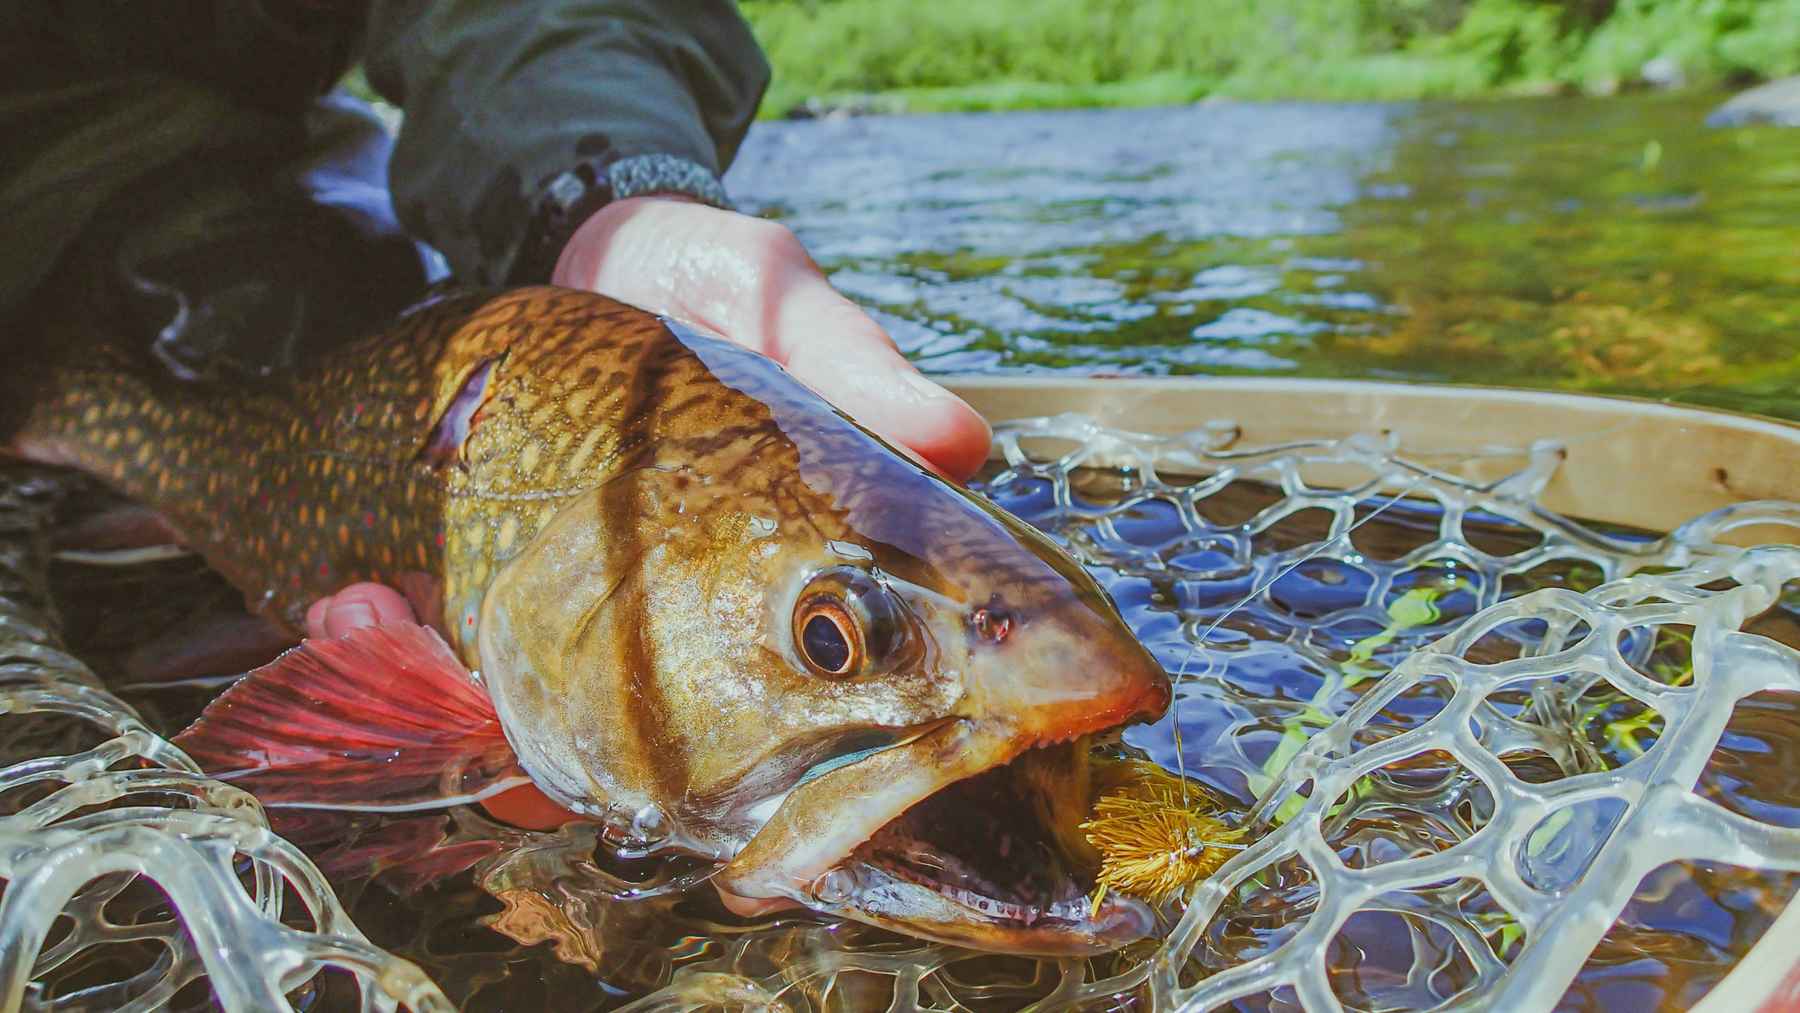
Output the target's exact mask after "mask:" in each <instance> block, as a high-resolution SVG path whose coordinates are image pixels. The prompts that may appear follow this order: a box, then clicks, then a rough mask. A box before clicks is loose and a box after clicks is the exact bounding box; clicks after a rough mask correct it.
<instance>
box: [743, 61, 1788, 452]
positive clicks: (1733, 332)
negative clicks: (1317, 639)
mask: <svg viewBox="0 0 1800 1013" xmlns="http://www.w3.org/2000/svg"><path fill="white" fill-rule="evenodd" d="M1712 104H1713V100H1710V99H1705V98H1670V97H1665V96H1633V97H1624V98H1614V99H1603V100H1594V99H1554V100H1550V99H1540V100H1521V101H1503V102H1490V103H1474V104H1467V103H1465V104H1429V103H1428V104H1365V105H1353V104H1320V103H1255V104H1248V103H1218V104H1211V103H1209V104H1201V105H1195V106H1188V107H1178V108H1160V109H1135V110H1079V111H1062V112H1045V113H1007V114H971V115H940V116H929V117H926V116H886V117H868V118H850V119H840V120H817V121H806V122H774V123H759V124H758V125H757V126H756V128H755V129H754V130H753V131H752V133H751V136H750V139H749V141H748V142H747V143H746V144H745V146H744V149H743V151H742V153H741V154H740V155H739V157H738V160H737V162H736V164H735V166H734V167H733V169H732V171H731V173H730V174H729V175H728V177H727V183H728V185H729V187H730V189H731V191H732V194H733V196H734V198H735V199H737V200H738V201H739V203H740V204H741V205H742V206H743V207H744V208H745V210H749V211H754V212H757V213H761V214H766V215H771V216H774V217H777V218H780V219H782V220H784V221H785V222H787V224H789V225H790V226H791V227H792V228H793V229H794V230H795V231H796V232H797V233H798V234H799V235H800V237H801V239H802V240H803V241H804V242H805V243H806V244H807V246H808V248H809V249H810V250H811V251H812V252H813V254H814V256H815V257H817V258H818V260H819V261H820V262H821V264H822V265H823V266H824V267H825V268H826V269H827V270H828V271H829V272H830V273H831V275H832V278H833V280H834V281H835V282H836V283H837V284H838V285H839V286H840V287H841V288H843V289H844V290H845V291H846V292H847V293H849V294H850V295H851V296H852V297H854V298H856V299H857V300H859V301H861V302H862V303H863V304H865V305H867V306H869V307H871V308H872V309H873V311H874V312H875V313H876V315H877V317H878V318H879V319H881V320H882V321H883V323H885V324H886V325H887V326H888V328H889V329H890V330H891V332H892V333H893V335H894V337H895V338H896V340H898V341H899V343H900V344H901V346H902V347H903V348H904V349H905V350H906V352H907V353H908V354H909V355H911V356H912V357H913V358H914V359H916V360H917V361H918V362H919V363H920V364H921V365H922V366H923V367H924V368H926V369H928V370H932V371H983V372H994V371H1000V372H1014V373H1018V372H1033V371H1045V370H1055V371H1074V372H1082V373H1108V372H1116V373H1129V374H1250V375H1263V376H1305V377H1346V378H1363V379H1402V380H1418V381H1429V382H1443V383H1482V384H1496V385H1506V386H1519V387H1535V388H1555V389H1564V390H1575V391H1592V392H1605V393H1619V394H1635V395H1641V396H1646V397H1653V398H1669V399H1673V400H1676V401H1685V402H1691V403H1697V404H1705V405H1713V406H1719V407H1726V408H1733V409H1737V410H1743V411H1753V412H1761V413H1765V414H1770V415H1776V416H1781V417H1786V418H1800V252H1797V249H1800V244H1797V243H1796V240H1797V239H1800V234H1797V232H1796V229H1795V223H1796V222H1800V131H1792V130H1789V131H1783V130H1781V129H1779V128H1767V127H1764V128H1744V129H1736V130H1724V131H1721V130H1711V129H1708V128H1706V127H1704V126H1702V120H1703V119H1704V117H1705V114H1706V112H1707V111H1708V109H1709V108H1711V106H1712Z"/></svg>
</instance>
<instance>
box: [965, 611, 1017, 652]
mask: <svg viewBox="0 0 1800 1013" xmlns="http://www.w3.org/2000/svg"><path fill="white" fill-rule="evenodd" d="M969 623H970V625H971V626H973V627H974V628H975V635H976V636H978V637H980V638H981V639H983V640H986V641H989V642H991V643H995V644H998V643H1003V642H1005V640H1006V638H1007V637H1008V636H1009V635H1011V633H1012V628H1013V617H1012V613H1011V612H1008V611H1006V610H1005V609H1003V608H1000V607H998V606H996V605H992V604H989V605H983V606H981V607H980V608H977V609H976V610H975V611H974V613H972V614H971V615H970V617H969Z"/></svg>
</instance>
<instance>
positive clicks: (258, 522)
mask: <svg viewBox="0 0 1800 1013" xmlns="http://www.w3.org/2000/svg"><path fill="white" fill-rule="evenodd" d="M471 412H472V414H471ZM464 415H468V416H469V418H468V425H467V427H466V434H465V433H464V431H463V428H462V427H461V426H459V425H455V424H453V423H455V422H456V420H457V419H458V418H460V417H462V416H464ZM447 437H448V438H447ZM14 449H15V451H17V452H23V453H25V454H26V455H27V456H31V457H34V458H37V459H40V460H54V461H59V462H61V463H67V464H72V465H75V466H77V467H81V468H84V469H86V470H89V471H92V472H94V473H95V474H97V475H100V476H101V477H103V478H107V479H108V480H110V481H111V482H113V484H115V485H116V486H118V487H119V488H120V489H121V491H123V492H125V493H126V494H128V495H131V496H133V497H135V498H139V499H142V500H144V501H146V502H148V503H149V504H150V505H151V506H153V507H156V508H157V509H159V510H161V511H163V512H164V513H165V514H166V515H167V516H168V517H169V519H170V521H171V523H172V525H173V527H174V528H175V529H176V530H177V531H178V532H180V533H181V534H182V535H183V536H184V539H185V540H186V541H187V542H188V543H189V544H190V545H193V546H194V547H196V548H197V549H199V550H200V551H201V552H202V553H203V554H204V555H205V556H206V557H207V559H208V560H209V562H211V563H212V564H213V565H214V566H215V567H216V568H217V569H219V570H220V571H221V572H222V573H223V574H225V575H226V576H227V577H228V578H229V579H231V580H232V581H233V582H234V583H235V584H236V585H237V586H238V587H239V588H240V589H242V590H244V591H245V593H246V596H247V598H248V599H249V600H250V601H251V603H252V605H253V607H255V608H257V609H259V610H261V611H263V612H264V613H265V614H268V615H270V616H272V617H275V618H277V619H279V620H281V621H283V622H285V623H287V624H288V625H289V626H290V627H293V628H296V629H297V628H298V627H299V626H300V623H301V620H302V618H303V615H304V610H305V608H306V606H307V605H308V604H309V603H310V602H311V601H313V600H315V599H316V598H318V597H319V596H321V595H324V594H328V593H331V592H333V591H335V590H337V589H338V588H340V587H342V586H343V585H344V584H347V583H350V582H353V581H357V580H384V581H387V582H390V583H402V584H409V585H410V586H412V587H413V588H414V589H415V591H414V594H415V599H416V600H417V601H419V602H420V603H421V604H422V605H423V606H424V607H423V609H422V612H423V613H424V614H426V615H428V616H430V617H431V618H432V619H433V620H434V621H435V622H439V623H441V625H442V627H443V629H444V630H445V632H446V634H447V635H448V637H449V640H450V643H451V644H452V646H453V647H454V648H455V650H456V652H457V654H458V655H459V656H460V657H461V659H462V661H463V663H464V664H465V665H467V666H468V667H469V668H471V669H477V670H479V671H480V672H481V674H482V676H483V679H484V684H485V686H486V688H487V690H488V693H489V695H490V696H491V698H492V701H493V703H494V705H495V708H496V709H497V711H498V714H499V717H500V724H501V726H502V727H503V728H504V730H505V733H506V736H507V739H508V740H509V741H510V743H511V745H512V747H513V749H514V750H515V751H516V752H517V754H518V756H519V760H520V762H521V764H522V766H523V767H524V769H525V770H526V771H527V772H529V774H530V775H531V778H532V780H533V781H534V782H535V783H536V784H537V786H538V787H539V788H541V789H543V790H544V791H545V792H546V793H547V794H549V795H550V796H551V797H552V798H553V799H555V800H556V801H557V802H559V803H561V804H563V805H565V806H567V807H569V808H571V809H574V810H577V811H581V812H587V813H593V814H596V815H599V814H603V813H607V812H616V811H625V812H646V813H651V814H654V822H656V823H657V824H658V826H659V829H660V831H661V832H663V833H666V834H667V837H668V839H669V840H670V841H673V842H675V843H678V844H679V845H680V846H682V847H683V848H685V849H687V850H690V851H695V852H698V853H702V854H707V855H712V856H715V857H718V858H720V859H722V860H728V862H729V864H728V865H727V867H726V869H725V870H724V871H723V872H722V873H721V875H720V876H719V878H718V882H719V883H720V885H721V888H722V890H724V891H726V892H727V894H728V896H735V897H736V898H737V899H738V900H739V901H740V902H742V907H741V908H740V909H756V908H757V907H758V905H760V904H765V903H767V904H773V903H777V902H786V901H793V900H798V901H801V902H811V891H812V888H813V887H812V884H813V883H814V881H815V880H816V879H817V878H818V877H819V876H821V875H822V874H823V873H825V872H827V871H829V870H830V869H831V868H832V867H833V866H834V864H835V863H838V862H841V861H844V860H846V856H848V855H849V853H850V852H851V850H852V849H853V848H854V847H855V846H856V845H857V843H858V842H860V841H861V840H863V839H865V838H867V837H868V836H869V835H870V834H871V833H873V832H874V831H875V830H876V829H878V828H879V827H880V826H882V825H883V824H885V823H886V822H887V821H888V820H890V819H891V818H893V817H894V816H897V815H898V814H899V813H900V812H901V811H903V810H904V809H905V808H907V807H908V806H910V805H912V804H913V803H915V802H917V801H919V800H920V799H923V798H925V797H927V796H929V795H931V794H932V793H934V792H935V791H937V790H938V789H939V788H941V787H943V786H944V785H946V784H949V783H952V782H954V781H956V780H959V779H961V778H964V777H967V776H970V775H972V774H975V773H978V772H980V771H983V770H987V769H990V768H992V767H994V766H995V765H998V764H1001V763H1005V762H1008V761H1010V760H1011V759H1013V758H1014V757H1016V756H1018V755H1019V754H1020V753H1022V752H1023V751H1024V750H1027V749H1031V748H1033V747H1038V746H1046V745H1054V744H1056V743H1063V742H1067V741H1069V740H1072V739H1074V738H1075V737H1076V736H1079V735H1083V734H1085V733H1087V732H1091V731H1095V730H1099V729H1103V728H1107V727H1111V726H1115V725H1117V724H1119V723H1122V722H1124V721H1128V720H1131V719H1134V718H1139V717H1145V716H1153V715H1155V714H1158V713H1160V712H1161V711H1162V709H1163V708H1164V707H1165V706H1166V703H1167V700H1168V695H1169V687H1168V681H1167V678H1166V676H1165V675H1164V673H1163V672H1162V670H1161V669H1160V667H1159V666H1157V665H1156V663H1155V662H1154V660H1153V659H1152V658H1150V657H1149V655H1148V654H1147V653H1146V652H1145V651H1144V650H1143V648H1142V647H1141V646H1140V645H1138V644H1137V643H1136V641H1135V640H1134V639H1133V638H1132V637H1131V636H1130V633H1129V631H1128V630H1127V629H1126V628H1125V626H1124V624H1123V622H1122V621H1121V620H1120V619H1119V617H1118V615H1117V613H1116V612H1115V611H1114V610H1113V608H1112V606H1111V604H1110V602H1109V601H1108V600H1107V599H1106V597H1105V595H1104V594H1103V593H1102V592H1101V591H1100V589H1099V587H1098V585H1097V584H1095V583H1094V581H1093V580H1092V578H1091V577H1090V576H1089V575H1088V574H1086V573H1085V572H1084V571H1083V570H1082V569H1081V568H1080V567H1079V566H1078V565H1076V564H1075V563H1074V562H1073V561H1071V560H1069V559H1068V557H1067V556H1066V555H1064V554H1063V553H1062V552H1061V551H1060V550H1058V549H1057V548H1056V547H1055V546H1054V545H1052V544H1051V543H1049V542H1048V541H1047V540H1046V539H1045V538H1044V537H1043V536H1042V535H1041V534H1040V533H1038V532H1037V531H1035V530H1034V529H1031V528H1029V527H1028V526H1026V525H1024V524H1023V523H1021V522H1019V521H1018V520H1016V519H1014V518H1012V517H1010V516H1009V515H1006V514H1004V513H1003V512H1001V511H998V510H997V509H995V508H993V507H992V506H991V505H990V504H988V503H987V502H986V501H984V500H980V499H978V498H976V497H973V496H970V495H969V494H967V493H966V492H964V491H962V490H960V489H957V488H956V487H954V486H951V485H950V484H948V483H946V482H943V481H942V480H941V479H938V478H937V477H935V476H933V475H931V474H929V473H928V472H926V471H925V470H924V469H923V468H921V467H920V466H919V465H917V464H915V463H914V462H912V461H911V460H909V459H907V458H906V457H905V456H904V455H902V454H900V453H898V452H896V451H894V450H893V449H892V448H891V447H888V446H887V445H886V444H884V443H882V442H881V441H880V440H879V439H878V438H876V437H874V436H873V435H871V434H869V433H868V432H867V431H865V430H863V429H861V428H860V427H858V426H856V425H855V424H854V423H852V422H850V421H849V420H848V419H847V418H845V417H844V416H843V415H841V414H840V413H838V412H837V411H836V410H834V409H832V408H831V407H830V406H829V405H827V404H825V402H823V401H822V400H821V399H819V398H818V397H817V396H816V395H814V394H812V393H811V392H810V391H809V390H807V389H806V388H805V387H803V386H802V385H800V384H799V383H798V382H797V381H795V380H794V379H793V378H792V377H790V376H788V375H787V374H786V372H785V371H783V370H781V369H780V368H779V367H778V366H776V365H775V364H773V363H772V362H771V361H770V360H768V359H766V358H764V357H762V356H759V355H756V354H754V353H751V352H749V351H747V350H744V349H741V348H739V347H737V346H734V345H730V344H728V343H726V342H723V341H719V340H717V339H713V338H709V337H706V336H704V335H699V334H695V333H693V332H691V331H689V330H686V329H685V328H682V327H680V326H679V325H672V324H670V323H668V322H666V321H662V320H659V319H658V318H656V317H654V316H652V315H650V314H647V313H643V312H642V311H639V310H635V309H633V308H630V307H627V306H624V305H622V304H619V303H615V302H612V301H610V300H606V299H604V298H601V297H598V296H593V295H590V294H585V293H579V292H572V291H568V290H558V289H526V290H519V291H515V292H508V293H502V294H499V295H495V296H463V297H456V298H451V299H445V300H440V301H438V302H436V303H434V304H431V305H428V306H426V307H424V308H422V309H420V310H418V311H416V312H414V313H412V314H411V315H409V316H408V317H406V318H405V319H404V320H403V321H402V323H401V324H400V325H399V326H398V327H397V328H396V329H395V330H394V331H392V332H390V333H389V334H387V335H385V336H383V337H381V338H378V339H376V340H373V341H371V342H367V343H364V344H360V345H356V346H352V347H351V348H348V349H346V350H344V351H343V352H342V353H341V354H339V355H337V356H334V357H333V358H331V359H329V360H327V361H325V362H324V363H322V364H321V365H320V366H319V367H317V368H316V369H315V370H313V371H310V372H307V373H304V374H301V375H297V376H293V377H288V378H278V379H274V380H271V381H269V382H268V383H266V384H259V385H256V386H255V387H254V388H253V389H245V390H240V391H220V390H217V389H216V388H190V387H185V386H181V385H177V384H174V383H171V382H167V381H158V380H156V379H154V378H153V377H152V375H150V374H148V373H146V372H145V371H142V370H132V369H129V368H127V369H120V368H119V365H118V363H116V362H110V361H100V360H98V359H95V358H92V357H90V359H89V361H86V362H84V361H82V360H81V358H80V357H76V358H75V360H74V361H72V362H68V363H66V364H65V365H63V366H62V367H59V368H58V369H57V370H56V372H55V374H54V378H53V382H52V390H51V393H50V394H49V395H48V396H46V397H43V398H40V399H39V400H37V401H36V402H34V404H33V406H32V409H31V411H30V413H29V416H28V419H27V422H26V425H25V427H24V429H23V430H22V431H21V432H20V433H19V434H18V437H17V438H16V440H15V443H14ZM846 589H852V590H846ZM856 589H859V590H856ZM821 595H823V596H825V597H826V598H829V599H830V600H832V601H839V600H840V599H843V600H849V599H851V598H855V599H856V600H857V601H859V602H861V603H862V604H861V605H859V606H858V608H864V609H865V610H868V609H872V610H873V612H879V613H881V614H882V615H883V616H886V617H887V618H886V619H884V620H883V623H884V624H885V626H884V629H885V628H886V627H892V629H891V630H888V633H891V634H892V635H891V636H887V635H884V637H883V638H882V639H881V647H880V650H879V651H877V650H876V649H875V648H874V647H872V646H871V645H872V644H873V643H874V640H873V639H868V640H867V641H866V642H863V640H862V639H860V638H861V635H860V634H859V635H858V639H859V646H860V647H861V648H862V649H863V650H862V651H861V653H860V655H859V657H860V658H861V659H862V660H861V661H860V662H859V665H860V667H857V668H855V669H854V670H853V671H851V672H848V673H846V674H845V675H844V676H835V675H829V674H824V673H821V672H820V671H819V670H818V668H817V666H816V665H813V664H811V663H809V661H808V659H807V658H806V657H803V656H802V654H803V652H802V649H801V647H800V644H799V638H798V636H797V635H796V630H795V627H796V625H797V623H798V621H799V619H800V617H801V608H802V605H803V604H804V603H806V602H809V601H813V600H815V599H816V598H818V597H819V596H821ZM858 596H860V597H858ZM873 612H872V613H871V614H873ZM859 615H860V613H859ZM866 621H867V620H865V619H861V618H859V619H857V620H856V625H857V628H858V629H863V628H864V624H865V623H866ZM865 632H866V631H865ZM877 654H879V656H877ZM871 736H873V738H871ZM871 742H875V743H876V744H877V745H881V746H885V747H886V748H879V749H876V750H875V751H873V752H872V753H870V754H869V755H867V756H863V757H862V758H860V759H856V760H855V762H851V763H848V764H847V765H843V766H839V767H835V768H831V767H830V765H829V761H833V760H834V758H835V757H837V756H840V755H846V756H861V755H862V753H863V752H866V751H867V747H868V744H869V743H871ZM821 763H826V766H825V767H821V766H820V764H821ZM821 771H822V772H821ZM881 917H882V918H883V919H884V920H885V923H887V924H898V925H899V926H901V927H905V926H906V917H907V916H906V914H905V912H904V911H901V912H898V913H896V912H894V911H885V912H883V913H882V915H881ZM933 917H938V916H937V915H933ZM970 917H974V916H973V915H971V916H970ZM1124 923H1129V924H1130V925H1141V924H1142V923H1143V919H1142V918H1136V917H1133V918H1127V919H1125V922H1124ZM1124 923H1121V924H1124ZM912 930H913V931H919V932H921V933H922V934H927V935H937V936H939V937H942V938H956V939H958V940H960V941H965V942H967V941H970V940H973V939H980V938H986V937H987V935H990V934H991V935H992V938H993V939H994V940H995V941H996V942H997V943H1002V944H1004V943H1008V941H1010V942H1011V943H1012V944H1016V945H1029V946H1032V947H1036V949H1037V951H1041V952H1075V951H1078V950H1083V949H1085V948H1091V946H1092V945H1093V944H1092V940H1091V939H1089V938H1088V937H1083V941H1081V942H1080V943H1079V945H1075V944H1069V943H1067V942H1066V940H1062V939H1061V938H1060V937H1058V938H1051V939H1048V941H1045V939H1044V938H1040V937H1044V936H1045V933H1044V932H1043V931H1042V930H1033V931H1034V932H1036V933H1037V935H1033V936H1030V937H1029V938H1027V937H1024V936H1020V935H1018V934H1017V933H1013V934H1011V935H1009V934H1008V932H1010V931H1011V930H1005V929H996V930H994V932H993V933H988V932H987V929H985V928H982V927H980V926H976V928H975V929H971V928H970V927H969V926H958V927H955V930H954V931H951V930H950V929H946V928H944V927H942V926H940V927H939V928H936V929H933V928H932V927H931V926H929V925H915V926H913V927H912ZM1021 940H1023V942H1021ZM1033 940H1036V941H1033ZM1121 941H1122V940H1121ZM1071 946H1073V948H1071Z"/></svg>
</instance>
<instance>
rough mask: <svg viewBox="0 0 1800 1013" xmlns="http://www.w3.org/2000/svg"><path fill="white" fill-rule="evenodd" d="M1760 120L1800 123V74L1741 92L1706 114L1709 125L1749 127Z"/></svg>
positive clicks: (1794, 125) (1776, 123) (1784, 124)
mask: <svg viewBox="0 0 1800 1013" xmlns="http://www.w3.org/2000/svg"><path fill="white" fill-rule="evenodd" d="M1758 123H1767V124H1773V125H1775V126H1779V127H1800V76H1795V77H1784V78H1782V79H1780V80H1779V81H1770V82H1769V83H1767V84H1763V85H1758V86H1757V87H1755V88H1752V89H1750V90H1749V91H1746V92H1739V93H1738V94H1737V95H1734V96H1732V97H1731V99H1730V100H1729V101H1727V102H1726V103H1725V104H1724V105H1721V106H1720V107H1719V108H1717V109H1714V110H1713V111H1712V113H1711V114H1710V115H1708V116H1707V117H1706V125H1707V126H1709V127H1747V126H1751V125H1753V124H1758Z"/></svg>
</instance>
